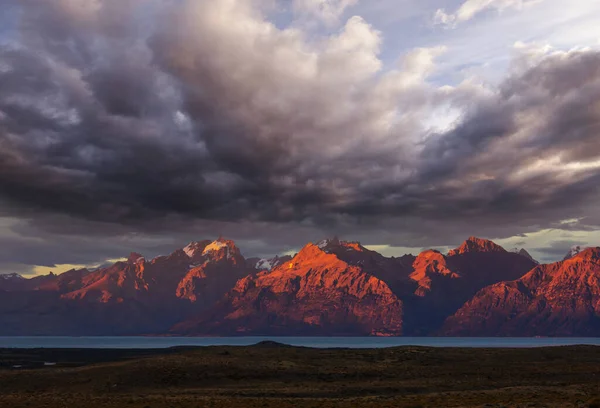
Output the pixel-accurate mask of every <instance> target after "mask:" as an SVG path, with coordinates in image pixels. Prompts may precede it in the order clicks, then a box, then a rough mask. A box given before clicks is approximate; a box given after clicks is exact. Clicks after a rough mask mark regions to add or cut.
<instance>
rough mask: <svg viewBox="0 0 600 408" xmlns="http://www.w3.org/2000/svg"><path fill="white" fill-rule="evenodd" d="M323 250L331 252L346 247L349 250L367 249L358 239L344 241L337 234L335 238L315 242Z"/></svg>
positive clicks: (360, 250) (362, 250) (361, 250)
mask: <svg viewBox="0 0 600 408" xmlns="http://www.w3.org/2000/svg"><path fill="white" fill-rule="evenodd" d="M315 246H317V247H318V248H320V249H321V250H323V251H325V252H327V253H329V252H330V251H332V250H334V249H339V248H345V249H346V250H348V251H352V250H354V251H359V252H364V251H366V250H367V249H366V248H365V247H363V246H362V245H361V243H360V242H358V241H342V240H340V239H339V238H338V237H337V236H335V237H333V238H327V239H323V240H321V241H319V242H317V243H316V244H315Z"/></svg>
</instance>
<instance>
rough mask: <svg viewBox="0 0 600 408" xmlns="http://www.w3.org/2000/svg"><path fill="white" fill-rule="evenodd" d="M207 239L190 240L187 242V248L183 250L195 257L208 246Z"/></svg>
mask: <svg viewBox="0 0 600 408" xmlns="http://www.w3.org/2000/svg"><path fill="white" fill-rule="evenodd" d="M206 244H207V241H203V242H197V241H194V242H190V243H189V244H187V246H186V247H185V248H183V252H185V254H186V255H187V256H189V257H190V258H193V257H195V256H196V255H197V254H198V253H202V254H203V252H201V251H204V248H205V247H206Z"/></svg>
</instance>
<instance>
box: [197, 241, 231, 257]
mask: <svg viewBox="0 0 600 408" xmlns="http://www.w3.org/2000/svg"><path fill="white" fill-rule="evenodd" d="M222 248H227V243H226V242H223V241H219V240H217V241H213V242H211V243H210V244H208V245H207V246H206V248H204V251H202V255H206V254H208V253H209V252H214V251H218V250H220V249H222Z"/></svg>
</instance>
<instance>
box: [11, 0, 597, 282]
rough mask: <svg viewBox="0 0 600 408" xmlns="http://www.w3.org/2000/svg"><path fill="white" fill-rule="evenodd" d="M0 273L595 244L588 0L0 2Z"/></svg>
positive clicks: (546, 256)
mask: <svg viewBox="0 0 600 408" xmlns="http://www.w3.org/2000/svg"><path fill="white" fill-rule="evenodd" d="M0 9H1V10H2V13H0V247H1V248H2V250H1V251H0V273H13V272H16V273H21V274H24V275H32V274H40V273H48V272H49V271H55V272H60V271H64V270H66V269H69V268H70V267H72V266H73V265H82V266H83V265H85V266H94V265H100V264H104V263H106V262H109V261H110V260H114V259H119V258H121V257H123V256H126V255H127V254H128V253H129V252H131V251H136V252H139V253H142V254H144V255H145V256H147V257H151V256H156V255H159V254H165V253H169V252H170V251H172V250H174V249H175V248H179V247H183V246H185V245H186V244H187V242H190V241H193V240H202V239H215V238H217V237H219V236H223V237H227V238H231V239H234V240H235V241H236V243H237V245H238V246H239V247H240V249H241V251H242V253H243V254H244V255H245V256H247V257H250V256H268V255H275V254H281V253H287V252H294V251H297V250H298V248H300V247H302V246H303V245H304V244H306V243H307V242H310V241H313V242H314V241H317V240H320V239H322V238H323V237H328V236H333V235H338V236H339V237H341V238H343V239H347V240H357V241H360V242H362V243H363V245H366V246H368V247H369V248H373V249H376V250H378V251H380V252H382V253H383V254H385V255H388V256H400V255H402V254H404V253H409V252H411V253H417V252H419V251H420V250H421V249H423V248H437V249H440V250H447V249H448V248H452V247H456V246H458V245H459V244H460V243H461V242H462V241H464V240H465V239H466V238H467V237H469V236H472V235H475V236H479V237H484V238H489V239H493V240H494V241H495V242H497V243H499V244H501V245H503V246H505V248H507V249H511V248H514V247H525V248H527V250H529V252H530V253H532V255H533V256H534V257H536V258H537V259H539V260H540V261H543V262H552V261H555V260H559V259H561V258H562V257H563V256H564V254H565V253H566V252H567V251H568V250H569V248H570V247H571V246H573V245H582V246H588V245H600V232H599V231H600V210H599V209H598V205H597V203H598V202H599V200H598V199H599V198H600V197H599V196H600V2H596V1H589V0H570V1H569V2H568V3H566V2H564V1H559V0H463V1H454V0H452V1H447V0H445V1H442V0H369V1H367V0H55V1H51V2H50V1H48V2H41V1H37V0H0Z"/></svg>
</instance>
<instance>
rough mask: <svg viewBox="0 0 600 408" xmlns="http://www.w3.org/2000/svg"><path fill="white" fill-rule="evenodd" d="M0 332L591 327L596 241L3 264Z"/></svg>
mask: <svg viewBox="0 0 600 408" xmlns="http://www.w3.org/2000/svg"><path fill="white" fill-rule="evenodd" d="M0 335H4V336H9V335H77V336H79V335H173V336H174V335H186V336H237V335H278V336H286V335H294V336H302V335H304V336H401V335H405V336H436V335H438V336H600V247H596V248H587V249H584V248H576V249H575V248H574V249H573V250H571V251H570V252H569V254H568V256H567V257H565V259H564V260H563V261H561V262H557V263H553V264H546V265H540V264H539V263H538V262H537V261H535V260H534V259H533V258H532V257H531V255H530V254H529V253H528V252H527V251H526V250H524V249H515V250H512V251H507V250H505V249H504V248H502V247H501V246H499V245H497V244H495V243H494V242H492V241H489V240H486V239H480V238H476V237H470V238H469V239H467V240H466V241H465V242H464V243H463V244H462V245H460V246H459V247H458V248H456V249H453V250H451V251H449V252H448V253H447V254H443V253H441V252H438V251H435V250H427V251H424V252H422V253H420V254H419V255H417V256H413V255H405V256H403V257H399V258H395V257H385V256H383V255H381V254H379V253H378V252H375V251H372V250H369V249H367V248H365V247H363V246H362V245H361V244H360V243H358V242H349V241H341V240H339V239H337V238H334V239H327V240H323V241H321V242H318V243H309V244H307V245H306V246H305V247H304V248H302V249H301V250H300V251H299V252H298V253H297V254H296V255H295V256H293V257H292V256H275V257H273V258H271V259H258V258H249V259H245V258H244V257H243V256H242V254H241V252H240V250H239V248H237V246H236V245H235V243H234V242H233V241H231V240H226V239H223V238H219V239H217V240H215V241H210V240H206V241H198V242H192V243H190V244H188V245H187V246H185V247H183V248H181V249H178V250H176V251H174V252H173V253H171V254H169V255H167V256H159V257H156V258H153V259H146V258H145V257H144V256H142V255H141V254H137V253H131V254H130V255H129V256H128V257H127V258H124V260H123V261H119V262H116V263H114V264H113V265H110V266H106V267H100V268H98V269H95V270H89V269H74V270H70V271H68V272H65V273H62V274H58V275H57V274H53V273H51V274H49V275H44V276H36V277H33V278H30V279H26V278H24V277H22V276H20V275H17V274H11V275H0Z"/></svg>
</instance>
